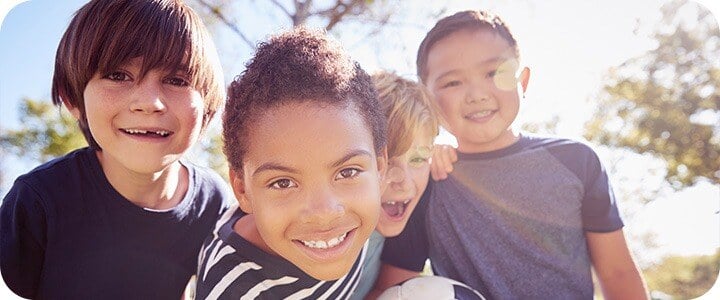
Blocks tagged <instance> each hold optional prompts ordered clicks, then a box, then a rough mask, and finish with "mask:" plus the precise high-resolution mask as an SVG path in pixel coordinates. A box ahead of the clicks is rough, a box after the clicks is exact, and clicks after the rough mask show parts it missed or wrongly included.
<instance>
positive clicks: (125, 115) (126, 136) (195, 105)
mask: <svg viewBox="0 0 720 300" xmlns="http://www.w3.org/2000/svg"><path fill="white" fill-rule="evenodd" d="M141 64H142V59H141V58H135V59H131V60H130V61H128V62H127V63H125V64H124V65H122V66H120V67H119V68H118V69H117V70H112V71H110V72H109V73H108V74H99V73H96V74H95V75H94V76H93V77H92V78H91V79H90V81H89V82H88V84H87V86H86V87H85V91H84V94H83V95H84V99H85V113H86V115H87V122H88V126H89V128H90V132H91V133H92V136H93V138H94V139H95V140H96V141H97V143H98V145H100V147H101V148H102V149H103V150H102V152H100V155H99V157H100V161H101V163H102V165H103V169H104V170H106V172H108V171H111V170H117V171H118V173H119V174H128V173H130V174H133V173H140V174H150V173H155V172H159V171H162V170H163V169H165V168H166V167H167V166H168V165H170V164H171V163H173V162H175V161H177V160H178V159H179V158H180V157H181V156H182V155H183V153H185V151H187V150H188V149H189V148H190V147H191V146H192V145H193V144H194V143H195V142H196V141H197V140H198V138H199V136H200V132H201V127H202V117H203V107H204V103H203V98H202V96H201V95H200V93H199V92H198V91H197V90H195V89H194V88H193V87H191V86H190V85H189V84H188V82H189V80H188V79H187V78H185V77H184V76H183V75H182V74H168V73H167V72H165V71H163V70H159V69H154V70H150V71H149V72H148V73H147V74H146V75H145V77H144V78H143V79H142V81H140V80H139V73H140V67H141ZM70 110H71V112H72V113H73V115H74V116H75V117H76V118H79V117H80V113H79V111H78V109H77V108H71V109H70ZM112 172H115V171H112ZM108 176H111V174H108Z"/></svg>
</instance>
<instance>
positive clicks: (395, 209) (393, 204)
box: [382, 199, 411, 218]
mask: <svg viewBox="0 0 720 300" xmlns="http://www.w3.org/2000/svg"><path fill="white" fill-rule="evenodd" d="M410 200H411V199H408V200H405V201H403V202H399V201H388V202H384V203H382V208H383V210H384V211H385V213H386V214H388V215H389V216H390V217H393V218H397V217H401V216H402V215H403V214H405V210H406V209H407V206H408V204H409V203H410Z"/></svg>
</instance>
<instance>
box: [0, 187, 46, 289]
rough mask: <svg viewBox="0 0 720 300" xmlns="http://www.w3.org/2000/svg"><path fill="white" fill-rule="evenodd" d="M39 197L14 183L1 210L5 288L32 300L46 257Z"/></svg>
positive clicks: (0, 244)
mask: <svg viewBox="0 0 720 300" xmlns="http://www.w3.org/2000/svg"><path fill="white" fill-rule="evenodd" d="M37 199H39V197H38V196H37V194H36V193H35V192H34V191H33V190H32V189H31V188H30V187H28V186H26V185H25V184H24V183H22V182H19V181H18V182H16V183H15V185H14V186H13V188H12V189H11V190H10V192H8V194H7V195H6V196H5V198H4V199H3V202H2V206H1V207H0V271H2V277H3V279H4V280H5V283H6V284H7V286H8V287H9V288H10V290H12V291H13V292H14V293H16V294H18V295H19V296H21V297H24V298H34V297H35V293H36V292H37V287H38V284H39V281H40V274H41V271H42V266H43V257H44V254H45V224H46V222H45V215H44V213H42V211H43V210H42V207H41V205H40V204H39V203H38V201H37Z"/></svg>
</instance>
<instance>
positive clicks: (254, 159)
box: [196, 28, 387, 299]
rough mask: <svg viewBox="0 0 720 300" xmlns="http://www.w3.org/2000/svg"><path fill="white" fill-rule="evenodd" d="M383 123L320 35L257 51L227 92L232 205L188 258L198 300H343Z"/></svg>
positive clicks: (295, 34) (373, 218)
mask: <svg viewBox="0 0 720 300" xmlns="http://www.w3.org/2000/svg"><path fill="white" fill-rule="evenodd" d="M385 122H386V121H385V117H384V115H383V114H382V110H381V108H380V105H379V103H378V96H377V91H375V89H374V88H373V84H372V81H371V79H370V76H368V74H367V73H365V71H363V69H362V68H360V66H359V65H358V64H357V63H353V61H352V60H351V59H350V58H349V57H348V56H347V54H345V52H344V51H343V50H342V49H341V48H340V46H339V44H337V43H336V42H334V41H332V40H330V38H328V37H327V36H326V35H325V33H323V32H319V31H314V30H310V29H305V28H298V29H293V30H291V31H287V32H283V33H281V34H279V35H277V36H274V37H272V38H270V39H269V41H267V42H264V43H261V44H260V46H259V47H258V49H257V52H256V54H255V56H254V57H253V59H252V60H251V61H250V63H249V64H248V65H247V69H246V70H245V72H244V73H243V74H242V75H240V76H239V77H238V78H237V79H236V80H235V81H234V82H233V83H232V84H231V86H230V89H229V96H228V102H227V105H226V107H225V114H224V116H223V138H224V141H225V145H224V151H225V154H226V155H227V157H228V162H229V164H230V181H231V185H232V187H233V189H234V191H235V196H236V198H237V200H238V204H239V208H235V209H234V211H230V212H228V214H227V215H226V216H224V217H223V218H222V219H221V220H220V222H218V225H217V228H216V229H215V231H214V232H213V234H212V235H211V236H209V237H208V239H207V241H206V242H205V244H204V247H203V249H202V251H201V254H200V265H199V267H198V272H197V273H198V283H197V295H196V296H197V297H198V298H201V299H205V298H209V299H218V298H220V299H238V298H240V299H245V298H247V299H252V298H260V299H347V298H348V297H349V296H350V295H351V294H352V292H353V290H354V289H355V287H356V285H357V280H358V278H359V272H361V268H360V264H361V263H362V260H363V259H364V258H365V252H366V251H367V250H366V248H367V246H366V245H367V240H368V237H369V236H370V234H371V232H372V231H373V230H374V229H375V226H376V224H377V222H378V217H379V212H380V196H381V184H382V180H383V175H384V174H385V169H386V168H387V151H386V149H385Z"/></svg>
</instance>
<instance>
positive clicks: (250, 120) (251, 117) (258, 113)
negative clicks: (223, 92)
mask: <svg viewBox="0 0 720 300" xmlns="http://www.w3.org/2000/svg"><path fill="white" fill-rule="evenodd" d="M348 97H357V96H353V95H348ZM333 98H334V96H318V97H311V98H307V97H306V98H295V97H283V98H281V99H278V100H277V101H276V102H275V103H272V104H270V105H254V106H253V107H251V108H250V109H248V110H246V112H245V113H246V115H244V116H243V117H244V121H243V123H244V124H246V126H244V128H242V130H241V132H236V133H235V134H233V135H232V137H233V138H235V139H236V140H237V141H236V142H233V145H234V146H239V147H240V148H243V149H244V150H243V151H242V152H243V153H242V157H241V158H240V161H238V162H232V161H230V158H229V157H228V155H226V159H228V167H229V168H230V169H232V170H233V171H235V172H242V171H243V170H244V165H245V161H244V160H245V157H246V156H247V145H249V144H250V143H249V142H239V141H240V140H242V139H243V138H244V139H245V140H248V139H249V137H248V136H249V134H250V132H251V131H252V130H253V129H254V126H257V122H255V121H256V120H257V118H259V117H262V115H263V114H264V113H266V112H267V111H269V110H271V109H275V108H278V107H281V106H286V105H292V104H307V103H314V104H320V105H318V106H317V108H318V109H320V108H327V107H333V108H338V109H348V110H352V111H353V112H355V114H356V117H357V118H358V119H359V120H360V121H361V122H362V124H363V128H364V129H365V130H367V132H368V134H369V136H370V143H371V144H372V146H373V151H374V154H375V155H376V156H380V155H382V153H383V150H384V149H386V148H387V146H388V143H387V141H385V143H384V144H383V145H381V146H378V145H376V143H375V141H376V139H377V137H376V136H375V134H376V133H375V132H374V130H373V127H372V124H370V123H369V122H368V120H366V119H365V117H364V115H363V114H362V113H361V112H360V109H361V107H360V105H359V101H357V100H356V101H342V102H339V101H332V99H333ZM227 113H228V112H227V111H225V112H223V114H227ZM223 118H224V116H223ZM240 135H242V136H240ZM224 143H226V144H227V141H224Z"/></svg>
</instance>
